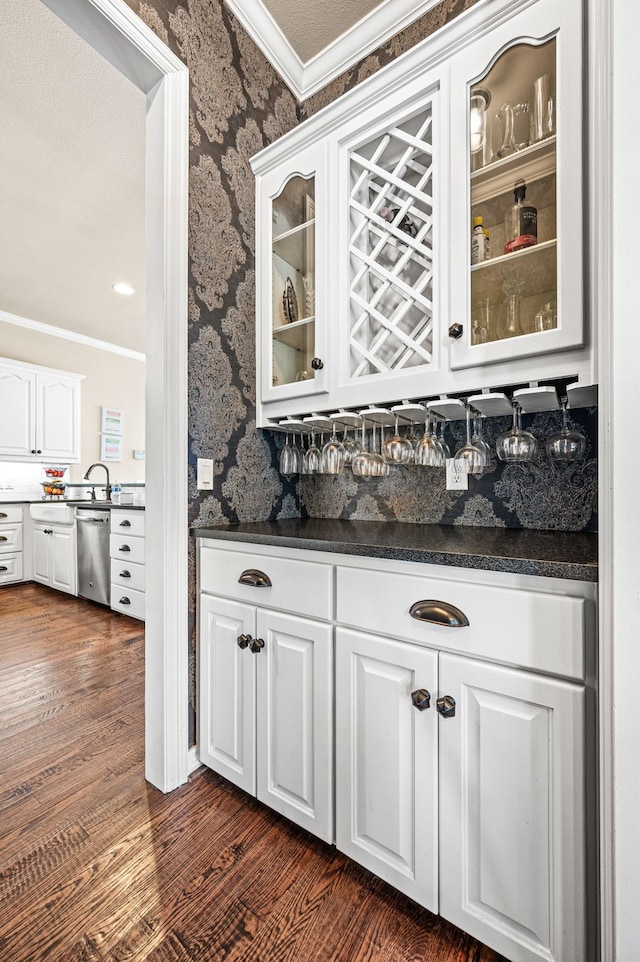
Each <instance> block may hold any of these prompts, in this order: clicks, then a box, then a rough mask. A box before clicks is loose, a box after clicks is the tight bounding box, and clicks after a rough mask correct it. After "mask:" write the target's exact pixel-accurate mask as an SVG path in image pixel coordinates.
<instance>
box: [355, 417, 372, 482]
mask: <svg viewBox="0 0 640 962" xmlns="http://www.w3.org/2000/svg"><path fill="white" fill-rule="evenodd" d="M369 457H370V455H369V452H368V451H367V443H366V437H365V424H364V421H363V422H362V443H361V450H360V452H359V453H358V454H357V455H356V456H355V458H354V459H353V461H352V462H351V470H352V471H353V473H354V475H355V476H356V477H358V478H368V477H369V476H370V475H369Z"/></svg>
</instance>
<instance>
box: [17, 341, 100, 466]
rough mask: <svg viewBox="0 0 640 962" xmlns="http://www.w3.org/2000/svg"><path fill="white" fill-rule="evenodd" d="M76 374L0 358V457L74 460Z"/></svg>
mask: <svg viewBox="0 0 640 962" xmlns="http://www.w3.org/2000/svg"><path fill="white" fill-rule="evenodd" d="M81 382H82V375H78V374H70V373H68V372H65V371H54V370H52V369H50V368H43V367H38V366H37V365H34V364H24V363H21V362H19V361H12V360H5V359H4V358H3V359H0V409H2V410H3V411H4V412H9V411H10V412H11V417H3V419H2V428H1V430H0V457H1V458H4V459H6V460H15V461H26V460H28V461H61V462H63V463H71V462H76V461H79V460H80V389H81Z"/></svg>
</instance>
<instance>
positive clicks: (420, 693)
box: [411, 688, 431, 711]
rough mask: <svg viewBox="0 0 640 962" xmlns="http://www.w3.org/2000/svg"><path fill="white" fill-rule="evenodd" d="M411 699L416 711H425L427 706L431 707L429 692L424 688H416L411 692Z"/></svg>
mask: <svg viewBox="0 0 640 962" xmlns="http://www.w3.org/2000/svg"><path fill="white" fill-rule="evenodd" d="M411 701H412V702H413V707H414V708H417V709H418V711H426V710H427V708H431V692H430V691H427V689H426V688H417V689H416V690H415V691H412V692H411Z"/></svg>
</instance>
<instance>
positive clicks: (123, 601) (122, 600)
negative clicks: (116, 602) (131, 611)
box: [120, 595, 131, 605]
mask: <svg viewBox="0 0 640 962" xmlns="http://www.w3.org/2000/svg"><path fill="white" fill-rule="evenodd" d="M120 604H121V605H130V604H131V601H130V599H129V598H127V596H126V595H125V596H124V598H121V599H120Z"/></svg>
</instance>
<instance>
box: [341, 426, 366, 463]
mask: <svg viewBox="0 0 640 962" xmlns="http://www.w3.org/2000/svg"><path fill="white" fill-rule="evenodd" d="M342 447H343V448H344V463H345V464H353V462H354V459H355V458H357V456H358V455H359V454H360V452H361V451H362V445H361V444H360V442H359V441H358V433H357V429H356V428H354V429H353V438H350V437H348V432H347V428H346V426H345V429H344V434H343V436H342Z"/></svg>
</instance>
